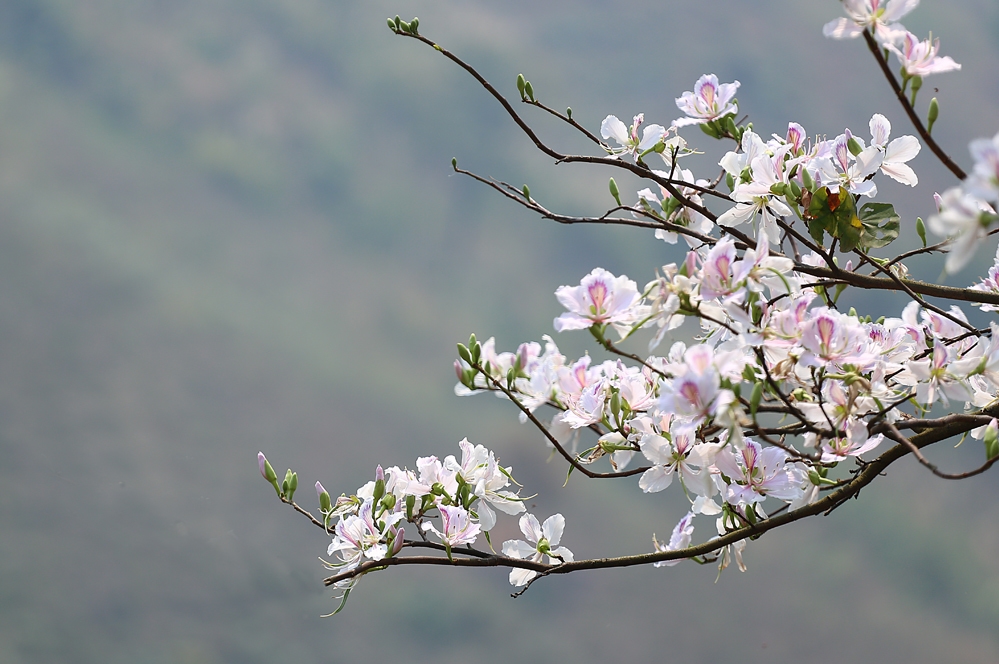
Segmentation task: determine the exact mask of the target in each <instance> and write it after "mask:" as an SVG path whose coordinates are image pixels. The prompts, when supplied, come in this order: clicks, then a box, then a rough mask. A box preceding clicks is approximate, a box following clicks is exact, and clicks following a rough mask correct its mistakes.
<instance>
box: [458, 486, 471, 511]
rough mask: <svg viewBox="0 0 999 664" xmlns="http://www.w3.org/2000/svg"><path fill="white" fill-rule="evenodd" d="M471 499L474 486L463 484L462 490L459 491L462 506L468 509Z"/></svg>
mask: <svg viewBox="0 0 999 664" xmlns="http://www.w3.org/2000/svg"><path fill="white" fill-rule="evenodd" d="M471 497H472V486H471V485H470V484H462V485H461V488H459V489H458V498H459V499H460V500H461V504H462V505H464V506H465V507H468V506H469V504H470V499H471Z"/></svg>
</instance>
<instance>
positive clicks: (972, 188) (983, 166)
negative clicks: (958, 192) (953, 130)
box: [965, 134, 999, 201]
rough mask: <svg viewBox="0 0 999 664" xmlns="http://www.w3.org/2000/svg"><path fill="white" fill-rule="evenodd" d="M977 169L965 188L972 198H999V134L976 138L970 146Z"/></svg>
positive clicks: (973, 171) (989, 199)
mask: <svg viewBox="0 0 999 664" xmlns="http://www.w3.org/2000/svg"><path fill="white" fill-rule="evenodd" d="M968 149H969V151H970V152H971V157H972V159H974V160H975V167H974V169H973V170H972V173H971V177H969V178H968V180H967V182H965V188H966V190H967V191H968V193H970V194H971V195H972V196H976V197H978V198H981V199H983V200H986V201H995V200H996V199H997V198H999V134H996V135H995V136H993V137H992V138H976V139H975V140H973V141H972V142H971V144H970V145H969V146H968Z"/></svg>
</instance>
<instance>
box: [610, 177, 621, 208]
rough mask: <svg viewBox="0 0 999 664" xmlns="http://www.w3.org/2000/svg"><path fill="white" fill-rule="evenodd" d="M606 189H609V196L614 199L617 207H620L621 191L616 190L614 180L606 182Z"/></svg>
mask: <svg viewBox="0 0 999 664" xmlns="http://www.w3.org/2000/svg"><path fill="white" fill-rule="evenodd" d="M607 188H608V189H610V195H611V196H613V197H614V200H615V201H617V204H618V205H621V190H620V189H618V188H617V182H616V181H615V180H614V178H611V179H610V180H609V181H608V182H607Z"/></svg>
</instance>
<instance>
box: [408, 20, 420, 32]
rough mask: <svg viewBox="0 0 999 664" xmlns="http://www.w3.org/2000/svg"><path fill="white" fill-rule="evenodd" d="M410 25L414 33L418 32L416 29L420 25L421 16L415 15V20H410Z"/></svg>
mask: <svg viewBox="0 0 999 664" xmlns="http://www.w3.org/2000/svg"><path fill="white" fill-rule="evenodd" d="M409 27H410V30H412V32H413V34H414V35H415V34H417V32H416V30H417V29H418V28H419V27H420V18H419V17H418V16H414V17H413V20H412V21H410V22H409Z"/></svg>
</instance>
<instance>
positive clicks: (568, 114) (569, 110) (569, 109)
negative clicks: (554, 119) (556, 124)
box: [565, 108, 572, 120]
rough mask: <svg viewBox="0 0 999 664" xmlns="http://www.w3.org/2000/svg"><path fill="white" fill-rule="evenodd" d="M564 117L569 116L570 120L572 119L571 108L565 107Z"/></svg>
mask: <svg viewBox="0 0 999 664" xmlns="http://www.w3.org/2000/svg"><path fill="white" fill-rule="evenodd" d="M565 117H567V118H569V119H570V120H571V119H572V109H571V108H566V109H565Z"/></svg>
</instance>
